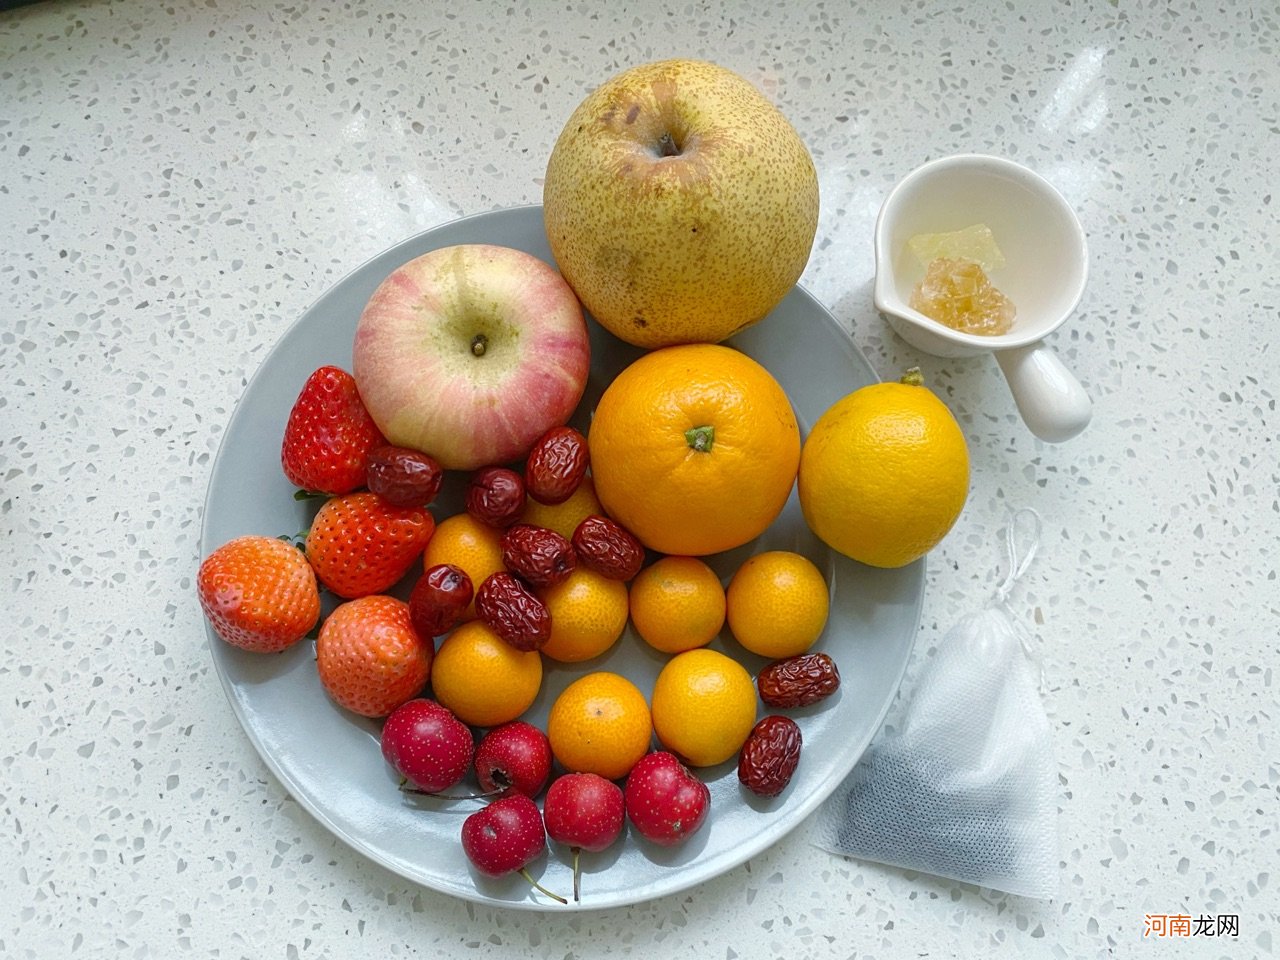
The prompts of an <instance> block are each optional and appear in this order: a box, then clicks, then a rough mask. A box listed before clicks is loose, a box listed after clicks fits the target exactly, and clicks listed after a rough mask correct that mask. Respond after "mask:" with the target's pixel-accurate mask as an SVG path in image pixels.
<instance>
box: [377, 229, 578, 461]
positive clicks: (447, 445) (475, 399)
mask: <svg viewBox="0 0 1280 960" xmlns="http://www.w3.org/2000/svg"><path fill="white" fill-rule="evenodd" d="M352 359H353V372H354V375H355V378H356V384H357V386H358V387H359V390H360V395H361V397H362V398H363V399H364V402H365V406H366V407H367V408H368V410H369V413H370V414H371V415H372V417H373V419H374V422H375V423H377V424H378V427H379V429H380V430H382V432H383V434H384V435H385V436H386V437H387V439H388V440H389V441H390V442H391V443H394V444H397V445H400V446H406V447H412V448H414V449H417V450H421V451H423V452H425V453H429V454H431V455H432V456H433V457H435V458H436V459H437V460H439V461H440V463H441V464H442V465H443V466H444V467H446V468H447V469H456V470H470V469H475V468H476V467H480V466H485V465H489V464H498V463H509V462H513V461H516V460H519V459H520V458H522V457H523V456H524V455H525V454H526V453H527V452H528V450H529V447H530V446H532V444H533V443H534V441H536V440H537V439H538V437H540V436H541V435H542V434H543V433H544V432H546V431H547V430H548V429H550V428H551V427H553V426H558V425H559V424H562V423H565V422H566V421H567V420H568V419H569V417H570V416H572V414H573V411H574V410H575V409H576V407H577V405H578V402H579V401H580V400H581V399H582V394H583V392H584V390H585V389H586V382H587V375H588V373H589V371H590V365H591V352H590V343H589V340H588V335H587V326H586V320H585V318H584V317H583V313H582V307H581V305H580V304H579V303H578V299H577V297H576V296H575V295H574V293H573V291H572V290H571V289H570V288H569V285H568V284H567V283H566V282H565V280H564V279H563V278H562V277H561V276H560V275H559V274H558V273H557V272H556V271H555V270H554V269H552V268H551V267H550V266H549V265H548V264H546V263H545V262H543V261H542V260H539V259H538V258H537V257H534V256H531V255H529V254H527V253H524V252H522V251H519V250H514V249H511V248H508V247H499V246H494V245H490V244H472V245H460V246H455V247H445V248H442V249H440V250H434V251H431V252H430V253H427V254H424V255H423V256H421V257H417V258H416V259H414V260H411V261H409V262H408V263H406V264H404V265H403V266H401V267H399V268H397V269H396V270H395V271H393V272H392V274H391V275H390V276H388V277H387V279H386V280H384V281H383V282H382V283H381V284H380V285H379V287H378V289H377V290H375V291H374V294H373V296H372V297H370V299H369V302H368V304H367V305H366V306H365V309H364V311H363V313H362V314H361V316H360V321H359V324H358V325H357V327H356V335H355V340H354V343H353V348H352Z"/></svg>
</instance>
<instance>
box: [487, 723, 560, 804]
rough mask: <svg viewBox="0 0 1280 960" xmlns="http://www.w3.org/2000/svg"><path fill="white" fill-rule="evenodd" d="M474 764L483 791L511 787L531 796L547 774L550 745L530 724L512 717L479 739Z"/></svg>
mask: <svg viewBox="0 0 1280 960" xmlns="http://www.w3.org/2000/svg"><path fill="white" fill-rule="evenodd" d="M475 767H476V779H477V780H478V781H479V782H480V789H481V790H483V791H485V792H486V793H501V792H504V791H506V790H514V791H515V792H516V793H523V794H524V795H525V796H526V797H530V798H533V797H536V796H537V795H538V794H540V793H541V792H542V788H543V787H545V786H546V785H547V780H548V779H549V778H550V777H551V744H550V742H549V741H548V740H547V735H546V734H545V733H543V732H542V731H541V730H539V729H538V728H537V727H535V726H534V725H533V724H531V723H525V722H524V721H523V720H512V721H511V722H509V723H504V724H502V726H500V727H494V728H493V729H492V730H490V731H489V732H488V733H486V734H485V735H484V737H483V738H481V740H480V746H478V747H477V748H476V757H475Z"/></svg>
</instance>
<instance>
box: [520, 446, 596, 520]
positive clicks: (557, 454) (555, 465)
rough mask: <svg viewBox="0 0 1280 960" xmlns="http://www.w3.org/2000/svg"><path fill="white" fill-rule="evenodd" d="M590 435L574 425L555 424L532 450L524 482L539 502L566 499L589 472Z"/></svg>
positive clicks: (560, 501)
mask: <svg viewBox="0 0 1280 960" xmlns="http://www.w3.org/2000/svg"><path fill="white" fill-rule="evenodd" d="M588 459H589V454H588V452H587V438H586V437H584V436H583V435H582V434H580V433H579V432H578V431H577V430H575V429H573V427H552V428H551V429H550V430H548V431H547V432H546V433H544V434H543V435H542V436H541V438H539V440H538V442H537V443H535V444H534V445H533V449H532V450H530V451H529V457H528V459H527V460H526V461H525V466H524V486H525V489H526V490H527V491H528V492H529V496H531V497H533V499H535V500H537V501H538V502H539V503H545V504H556V503H564V502H565V501H566V500H568V499H569V498H570V497H571V496H573V491H575V490H577V489H578V484H580V483H582V478H583V477H584V476H585V475H586V472H587V461H588Z"/></svg>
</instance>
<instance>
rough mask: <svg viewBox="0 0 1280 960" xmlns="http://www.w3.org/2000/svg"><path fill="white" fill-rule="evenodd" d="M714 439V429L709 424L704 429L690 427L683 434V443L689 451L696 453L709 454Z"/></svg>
mask: <svg viewBox="0 0 1280 960" xmlns="http://www.w3.org/2000/svg"><path fill="white" fill-rule="evenodd" d="M715 439H716V428H715V427H713V426H711V425H710V424H708V425H707V426H705V427H690V428H689V429H688V430H686V431H685V432H684V442H685V443H687V444H688V445H689V448H690V449H691V450H696V451H698V453H709V452H710V450H711V445H712V444H713V443H715Z"/></svg>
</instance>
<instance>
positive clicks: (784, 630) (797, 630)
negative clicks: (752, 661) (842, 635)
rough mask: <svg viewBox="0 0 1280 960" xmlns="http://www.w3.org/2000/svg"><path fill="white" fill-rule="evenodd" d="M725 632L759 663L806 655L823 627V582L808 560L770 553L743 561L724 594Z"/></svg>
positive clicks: (782, 552) (827, 604)
mask: <svg viewBox="0 0 1280 960" xmlns="http://www.w3.org/2000/svg"><path fill="white" fill-rule="evenodd" d="M725 599H726V600H727V607H728V620H729V630H730V631H731V632H732V633H733V635H734V637H735V638H736V639H737V641H738V642H739V643H740V644H742V645H743V646H744V647H746V648H747V649H748V650H750V651H751V652H752V653H758V654H759V655H760V656H762V657H769V658H771V659H775V660H777V659H781V658H782V657H792V656H795V655H796V654H798V653H804V652H805V651H806V650H808V649H809V648H810V647H811V646H813V643H814V641H815V640H817V639H818V637H819V636H820V635H821V634H822V628H823V627H825V626H826V624H827V611H828V608H829V607H830V598H829V597H828V595H827V581H826V578H825V577H823V575H822V572H821V571H820V570H819V569H818V568H817V567H816V566H814V565H813V561H811V560H810V559H809V558H808V557H805V556H801V555H800V554H798V553H791V552H790V551H787V550H770V551H768V552H766V553H758V554H756V555H755V556H754V557H751V558H750V559H748V560H747V561H746V562H745V563H744V564H743V565H742V566H740V567H739V568H738V570H737V572H736V573H735V574H734V575H733V579H731V580H730V581H729V588H728V590H726V591H725Z"/></svg>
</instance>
